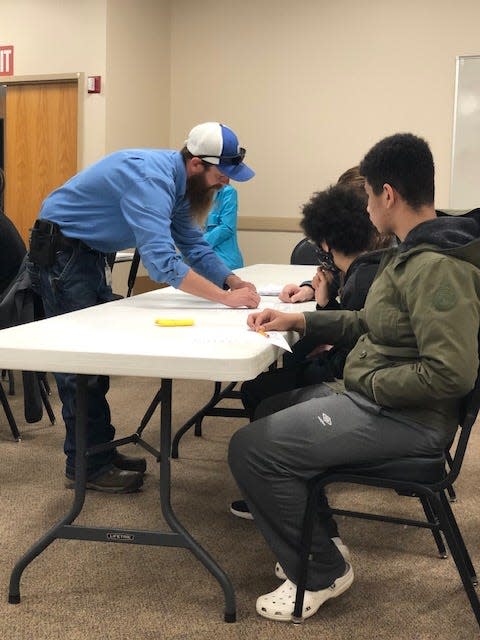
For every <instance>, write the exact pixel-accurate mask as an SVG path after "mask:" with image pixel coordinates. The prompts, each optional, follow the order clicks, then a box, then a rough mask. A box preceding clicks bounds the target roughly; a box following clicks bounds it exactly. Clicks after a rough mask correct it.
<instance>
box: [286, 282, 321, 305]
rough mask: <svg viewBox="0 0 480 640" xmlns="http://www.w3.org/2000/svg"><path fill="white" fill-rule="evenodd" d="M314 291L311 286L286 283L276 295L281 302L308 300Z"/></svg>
mask: <svg viewBox="0 0 480 640" xmlns="http://www.w3.org/2000/svg"><path fill="white" fill-rule="evenodd" d="M314 295H315V293H314V290H313V289H312V287H307V286H306V285H304V286H303V287H299V286H298V285H297V284H286V285H285V286H284V287H283V289H282V290H281V292H280V295H279V296H278V297H279V298H280V300H281V301H282V302H309V301H310V300H313V297H314Z"/></svg>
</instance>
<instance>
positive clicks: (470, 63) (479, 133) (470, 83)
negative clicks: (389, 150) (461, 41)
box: [450, 56, 480, 209]
mask: <svg viewBox="0 0 480 640" xmlns="http://www.w3.org/2000/svg"><path fill="white" fill-rule="evenodd" d="M479 206H480V56H458V57H457V73H456V84H455V113H454V122H453V143H452V176H451V184H450V207H451V208H452V209H473V208H474V207H479Z"/></svg>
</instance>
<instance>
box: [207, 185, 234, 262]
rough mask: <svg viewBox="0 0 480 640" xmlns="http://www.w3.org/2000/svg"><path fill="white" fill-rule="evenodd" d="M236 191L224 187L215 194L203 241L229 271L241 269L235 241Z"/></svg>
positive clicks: (229, 187)
mask: <svg viewBox="0 0 480 640" xmlns="http://www.w3.org/2000/svg"><path fill="white" fill-rule="evenodd" d="M237 209H238V197H237V191H236V190H235V189H234V188H233V187H231V186H230V185H226V186H225V187H223V189H220V191H219V192H218V193H217V194H216V196H215V200H214V203H213V208H212V210H211V211H210V213H209V214H208V218H207V222H206V224H205V240H207V242H208V243H209V244H210V245H211V246H212V248H213V250H214V251H215V253H216V254H217V256H219V257H220V258H221V259H222V260H223V262H225V264H226V265H227V267H229V268H230V269H239V268H240V267H243V258H242V254H241V253H240V248H239V246H238V241H237Z"/></svg>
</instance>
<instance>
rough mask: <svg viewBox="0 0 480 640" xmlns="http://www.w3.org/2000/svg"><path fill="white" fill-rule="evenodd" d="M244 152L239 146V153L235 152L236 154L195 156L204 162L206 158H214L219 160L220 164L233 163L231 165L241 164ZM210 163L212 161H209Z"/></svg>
mask: <svg viewBox="0 0 480 640" xmlns="http://www.w3.org/2000/svg"><path fill="white" fill-rule="evenodd" d="M245 154H246V150H245V149H244V148H243V147H240V151H239V153H237V155H235V156H210V155H209V156H207V155H204V156H197V158H200V160H203V161H204V162H208V158H215V159H216V160H220V164H233V165H238V164H241V163H242V162H243V159H244V158H245ZM209 164H212V163H209Z"/></svg>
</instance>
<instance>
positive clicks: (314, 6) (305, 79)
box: [171, 0, 480, 261]
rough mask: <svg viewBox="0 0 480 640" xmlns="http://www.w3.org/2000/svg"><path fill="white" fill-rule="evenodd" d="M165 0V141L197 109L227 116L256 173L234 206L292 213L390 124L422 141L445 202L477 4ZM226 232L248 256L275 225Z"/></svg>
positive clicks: (475, 48)
mask: <svg viewBox="0 0 480 640" xmlns="http://www.w3.org/2000/svg"><path fill="white" fill-rule="evenodd" d="M172 6H173V7H174V10H173V14H172V18H173V21H172V118H171V121H172V138H173V139H174V140H176V141H178V140H179V139H180V137H181V134H182V133H183V132H184V131H185V130H186V129H187V128H188V127H189V126H190V124H191V123H192V122H200V121H202V120H206V119H213V120H217V119H218V120H223V121H224V122H226V123H227V124H230V123H231V124H232V126H234V128H235V129H236V130H237V131H238V133H239V134H240V136H241V142H242V143H243V144H244V145H245V146H246V147H247V149H248V153H247V158H248V160H249V161H250V162H251V164H252V166H253V167H254V168H255V169H256V171H257V176H256V178H255V179H254V180H253V181H252V182H250V183H246V184H245V185H240V187H239V200H240V214H241V215H246V216H260V215H266V216H296V215H299V211H300V206H301V204H302V203H303V202H305V201H306V199H307V198H308V197H309V195H310V194H311V192H312V191H314V190H317V189H320V188H323V187H324V186H325V185H327V184H328V183H330V182H332V181H334V180H335V179H336V178H337V176H338V175H339V174H340V173H341V172H342V171H343V170H344V169H346V168H348V167H350V166H352V165H354V164H356V163H357V162H358V161H359V160H360V159H361V157H362V156H363V154H364V153H365V152H366V151H367V150H368V149H369V147H370V146H371V145H372V144H373V143H375V142H376V141H377V140H379V139H380V138H382V137H384V136H385V135H389V134H392V133H395V132H398V131H412V132H414V133H416V134H419V135H421V136H424V137H425V138H426V139H427V140H428V141H429V142H430V144H431V147H432V150H433V153H434V156H435V159H436V167H437V204H438V206H442V207H446V206H448V201H449V182H450V155H451V141H452V122H453V120H452V118H453V100H454V84H455V58H456V56H457V55H471V54H478V53H480V40H479V38H478V25H479V24H480V2H479V1H478V0H457V1H456V2H451V0H403V2H398V1H396V0H395V1H394V0H335V1H333V0H296V2H292V1H291V0H243V1H242V2H241V3H240V2H236V1H234V0H225V1H224V2H222V3H219V2H217V1H216V0H202V2H197V1H196V0H182V2H174V3H173V4H172ZM278 237H280V236H278ZM239 239H240V244H241V245H242V248H244V247H245V246H246V245H248V248H247V251H248V254H249V256H253V257H254V259H256V260H257V261H265V260H264V259H261V256H264V255H265V253H267V255H268V256H272V255H274V254H276V253H277V251H276V239H277V234H273V241H272V234H271V235H270V236H269V241H268V243H266V242H265V234H264V233H258V234H256V237H255V235H254V234H251V233H250V232H240V234H239ZM292 240H293V237H292ZM293 244H294V241H292V246H293ZM244 250H245V249H244Z"/></svg>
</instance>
